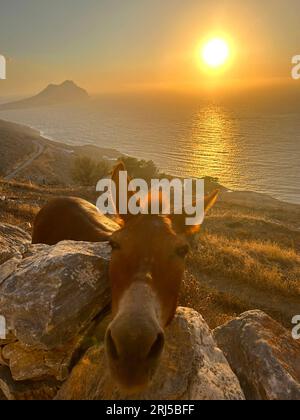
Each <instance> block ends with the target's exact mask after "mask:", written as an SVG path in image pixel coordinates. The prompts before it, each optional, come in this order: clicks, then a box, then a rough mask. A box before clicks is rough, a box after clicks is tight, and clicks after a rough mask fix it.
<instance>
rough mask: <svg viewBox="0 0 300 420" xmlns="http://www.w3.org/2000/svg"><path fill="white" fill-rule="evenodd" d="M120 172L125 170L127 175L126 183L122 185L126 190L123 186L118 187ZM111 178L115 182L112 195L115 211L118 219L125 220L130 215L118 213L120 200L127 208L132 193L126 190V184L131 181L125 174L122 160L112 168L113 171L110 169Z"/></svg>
mask: <svg viewBox="0 0 300 420" xmlns="http://www.w3.org/2000/svg"><path fill="white" fill-rule="evenodd" d="M122 172H126V177H127V180H126V185H124V186H123V187H125V188H126V191H123V188H120V174H121V173H122ZM111 179H112V181H113V182H114V183H115V187H116V196H115V197H113V201H114V205H115V209H116V212H117V214H118V216H119V217H120V219H122V220H123V221H124V222H126V221H127V219H128V217H129V216H130V215H129V214H121V213H120V202H121V200H123V206H126V208H128V201H129V199H130V197H131V195H132V193H130V192H128V185H129V183H130V181H131V178H130V177H129V176H128V174H127V170H126V166H125V164H124V162H122V161H121V162H119V163H118V164H117V165H116V166H115V167H114V168H113V171H112V174H111Z"/></svg>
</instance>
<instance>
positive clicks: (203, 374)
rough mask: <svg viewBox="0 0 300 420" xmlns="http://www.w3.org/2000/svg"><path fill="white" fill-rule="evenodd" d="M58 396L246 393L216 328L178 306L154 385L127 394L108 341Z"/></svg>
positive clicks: (237, 396)
mask: <svg viewBox="0 0 300 420" xmlns="http://www.w3.org/2000/svg"><path fill="white" fill-rule="evenodd" d="M56 399H58V400H99V399H108V400H118V399H119V400H120V399H147V400H155V399H158V400H164V399H165V400H185V399H199V400H242V399H244V395H243V392H242V390H241V388H240V385H239V382H238V380H237V378H236V376H235V375H234V374H233V372H232V371H231V369H230V367H229V365H228V363H227V361H226V359H225V357H224V355H223V353H222V352H221V351H220V350H219V349H218V348H217V346H216V344H215V342H214V340H213V338H212V335H211V332H210V330H209V328H208V326H207V324H206V323H205V321H204V320H203V318H202V317H201V315H200V314H199V313H197V312H195V311H194V310H192V309H187V308H178V310H177V314H176V316H175V319H174V320H173V322H172V324H171V326H170V327H169V328H168V329H167V331H166V348H165V350H164V353H163V357H162V361H161V364H160V366H159V369H158V371H157V374H156V375H155V377H154V378H153V381H152V383H151V384H150V385H149V387H148V388H147V389H146V390H145V391H144V392H143V393H141V394H138V395H134V396H132V395H126V393H124V392H122V391H120V390H119V389H118V386H117V384H116V383H115V382H114V381H113V379H112V378H111V377H110V374H109V371H108V369H107V362H106V357H105V351H104V346H103V345H100V346H99V345H98V346H93V347H91V348H90V349H89V350H88V351H87V353H86V354H85V356H84V357H83V358H82V359H81V361H80V362H79V363H78V364H77V366H76V367H75V368H74V369H73V371H72V373H71V375H70V377H69V379H68V380H67V381H66V382H65V383H64V385H63V386H62V388H61V389H60V391H59V393H58V395H57V397H56Z"/></svg>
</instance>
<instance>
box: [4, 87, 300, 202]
mask: <svg viewBox="0 0 300 420" xmlns="http://www.w3.org/2000/svg"><path fill="white" fill-rule="evenodd" d="M273 105H274V104H273ZM273 105H272V106H265V107H261V108H260V107H259V106H256V105H255V103H253V101H252V102H251V103H249V104H248V103H247V101H245V100H244V101H243V103H239V102H238V101H235V102H232V103H230V102H226V101H218V100H216V99H215V98H204V99H203V98H201V97H194V96H193V97H187V96H184V97H183V96H181V95H179V94H178V95H177V94H176V95H175V94H170V95H168V94H164V95H147V94H143V95H141V94H137V95H132V94H131V95H129V94H122V95H117V94H114V95H102V96H98V97H95V98H92V99H91V101H90V102H89V103H86V104H81V105H65V106H55V107H49V108H32V109H23V110H10V111H1V112H0V119H4V120H8V121H13V122H17V123H22V124H25V125H28V126H31V127H34V128H36V129H38V130H40V132H41V133H42V135H44V136H46V137H48V138H50V139H53V140H55V141H59V142H62V143H66V144H69V145H83V144H93V145H96V146H101V147H107V148H113V149H117V150H119V151H120V152H122V153H125V154H128V155H131V156H135V157H137V158H140V159H147V160H153V161H154V162H155V164H156V165H157V166H158V167H159V169H160V170H161V171H163V172H165V173H168V174H171V175H174V176H180V177H198V178H201V177H204V176H211V177H215V178H218V180H219V182H220V183H221V184H222V185H225V186H226V187H228V188H230V189H232V190H245V191H255V192H260V193H267V194H269V195H271V196H272V197H274V198H277V199H280V200H282V201H286V202H290V203H298V204H300V170H299V168H300V166H299V164H300V107H298V108H295V109H294V108H290V109H286V107H282V106H280V103H278V104H277V105H276V106H273Z"/></svg>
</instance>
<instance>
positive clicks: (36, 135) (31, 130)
mask: <svg viewBox="0 0 300 420" xmlns="http://www.w3.org/2000/svg"><path fill="white" fill-rule="evenodd" d="M1 124H2V125H3V124H4V125H7V128H8V129H9V128H10V127H13V128H16V129H17V130H19V131H22V130H23V131H24V133H25V134H27V135H28V134H31V135H32V138H31V140H34V141H35V142H36V143H39V144H40V145H42V146H43V147H45V148H46V150H47V151H49V150H52V151H54V150H55V152H56V154H57V153H58V154H59V153H61V154H62V156H64V157H65V156H66V154H70V155H71V154H74V155H85V156H90V157H91V158H95V159H104V160H106V161H107V162H110V163H111V164H112V163H113V162H115V161H117V160H118V159H119V158H122V156H131V155H129V154H126V153H121V152H119V151H118V150H116V149H113V148H106V147H100V146H97V145H93V144H86V145H70V144H67V143H64V142H63V141H62V140H59V139H54V138H52V137H50V136H47V134H46V133H45V132H43V131H41V130H39V129H37V128H36V127H33V126H30V125H24V124H19V123H15V122H12V121H9V120H5V119H2V118H0V125H1ZM158 169H159V168H158ZM166 175H168V176H170V177H173V175H172V174H166ZM218 187H219V188H220V189H221V190H222V191H223V192H226V193H227V195H228V196H231V197H233V196H236V195H238V196H239V197H244V198H245V202H247V201H248V200H247V197H248V198H249V197H250V196H251V197H252V200H251V201H252V202H255V203H257V205H259V207H260V203H263V205H265V203H267V204H268V206H272V207H276V205H277V206H278V205H279V206H287V207H289V208H291V209H292V208H295V209H297V208H299V207H300V204H298V203H291V202H287V201H283V200H280V199H277V198H275V197H272V196H271V195H269V194H267V193H261V192H256V191H251V190H233V189H231V188H228V187H226V186H225V185H222V184H218Z"/></svg>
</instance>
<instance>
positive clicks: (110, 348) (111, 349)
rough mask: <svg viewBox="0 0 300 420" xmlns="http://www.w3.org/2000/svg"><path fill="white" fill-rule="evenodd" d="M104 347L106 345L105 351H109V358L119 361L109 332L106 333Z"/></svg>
mask: <svg viewBox="0 0 300 420" xmlns="http://www.w3.org/2000/svg"><path fill="white" fill-rule="evenodd" d="M106 345H107V349H108V351H109V354H110V356H111V358H112V359H114V360H118V359H119V354H118V350H117V347H116V345H115V343H114V340H113V338H112V335H111V331H110V330H109V331H107V335H106Z"/></svg>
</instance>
